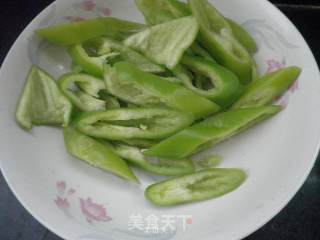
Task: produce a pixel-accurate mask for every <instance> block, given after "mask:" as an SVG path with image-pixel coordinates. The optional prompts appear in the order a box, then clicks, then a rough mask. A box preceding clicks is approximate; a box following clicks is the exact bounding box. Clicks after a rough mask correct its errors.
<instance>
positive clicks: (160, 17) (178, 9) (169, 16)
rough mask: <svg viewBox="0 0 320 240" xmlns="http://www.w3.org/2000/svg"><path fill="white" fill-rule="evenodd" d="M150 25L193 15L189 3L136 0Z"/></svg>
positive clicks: (173, 0)
mask: <svg viewBox="0 0 320 240" xmlns="http://www.w3.org/2000/svg"><path fill="white" fill-rule="evenodd" d="M135 3H136V6H137V7H138V9H139V10H140V11H141V12H142V14H143V15H144V18H145V21H146V23H147V24H148V25H157V24H160V23H164V22H168V21H171V20H173V19H176V18H181V17H186V16H189V15H191V11H190V8H189V7H188V5H187V4H185V3H183V2H180V1H176V0H152V1H150V0H135Z"/></svg>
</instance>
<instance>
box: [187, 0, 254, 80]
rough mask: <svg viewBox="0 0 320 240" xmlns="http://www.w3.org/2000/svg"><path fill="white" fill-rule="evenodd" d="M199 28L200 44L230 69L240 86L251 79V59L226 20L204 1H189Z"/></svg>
mask: <svg viewBox="0 0 320 240" xmlns="http://www.w3.org/2000/svg"><path fill="white" fill-rule="evenodd" d="M189 4H190V7H191V10H192V14H193V16H194V17H195V18H196V19H197V21H198V24H199V26H200V36H199V39H200V42H201V43H202V44H203V46H204V47H205V48H206V49H207V50H208V51H209V52H210V53H211V55H212V56H214V58H215V59H216V60H217V62H218V63H220V64H221V65H222V66H224V67H226V68H228V69H230V70H231V71H232V72H234V73H235V74H236V75H237V76H238V77H239V80H240V82H241V83H242V84H248V83H250V82H251V79H252V58H251V56H250V54H249V53H248V51H247V50H246V49H245V48H244V47H243V46H242V44H241V43H240V42H238V40H237V39H236V38H235V36H234V35H233V33H232V29H231V27H230V25H229V24H228V22H227V20H226V19H225V18H224V17H223V16H222V15H221V14H220V13H219V12H218V11H217V10H216V9H215V8H214V7H213V6H212V5H211V4H209V3H208V2H207V1H206V0H189Z"/></svg>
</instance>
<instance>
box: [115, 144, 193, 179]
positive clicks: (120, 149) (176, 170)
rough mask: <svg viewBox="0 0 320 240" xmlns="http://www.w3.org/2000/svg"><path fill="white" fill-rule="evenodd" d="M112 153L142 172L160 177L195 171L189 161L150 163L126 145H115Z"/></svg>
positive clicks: (133, 148) (134, 149)
mask: <svg viewBox="0 0 320 240" xmlns="http://www.w3.org/2000/svg"><path fill="white" fill-rule="evenodd" d="M114 151H115V152H116V153H117V154H118V155H119V156H120V157H121V158H123V159H125V160H126V161H127V162H129V163H132V164H134V165H136V166H138V167H140V168H141V169H143V170H146V171H148V172H150V173H153V174H156V175H161V176H181V175H185V174H190V173H193V172H194V171H195V168H194V165H193V162H192V161H191V160H189V159H188V160H187V159H186V160H184V161H182V160H179V161H174V160H172V161H171V160H166V161H158V163H152V162H151V161H149V160H148V159H147V158H146V157H145V156H144V155H143V154H142V153H141V150H140V149H138V148H136V147H130V146H126V145H115V146H114Z"/></svg>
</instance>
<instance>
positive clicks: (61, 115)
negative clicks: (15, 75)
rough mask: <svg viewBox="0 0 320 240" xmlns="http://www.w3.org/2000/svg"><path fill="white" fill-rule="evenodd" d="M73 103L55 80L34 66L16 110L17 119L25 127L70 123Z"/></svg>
mask: <svg viewBox="0 0 320 240" xmlns="http://www.w3.org/2000/svg"><path fill="white" fill-rule="evenodd" d="M71 112H72V104H71V103H70V101H69V100H68V99H67V98H66V97H65V96H64V95H63V94H62V93H61V91H60V90H59V88H58V86H57V84H56V82H55V80H54V79H53V78H52V77H51V76H49V74H47V73H46V72H44V71H43V70H41V69H40V68H38V67H36V66H32V67H31V69H30V71H29V74H28V77H27V80H26V84H25V86H24V90H23V93H22V95H21V98H20V100H19V103H18V107H17V111H16V121H17V123H19V125H20V126H21V127H23V128H24V129H27V130H30V129H32V126H33V125H63V126H67V125H68V124H69V120H70V116H71Z"/></svg>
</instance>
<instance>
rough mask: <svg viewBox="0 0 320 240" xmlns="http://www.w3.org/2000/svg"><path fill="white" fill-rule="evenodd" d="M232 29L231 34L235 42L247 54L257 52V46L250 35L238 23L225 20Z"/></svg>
mask: <svg viewBox="0 0 320 240" xmlns="http://www.w3.org/2000/svg"><path fill="white" fill-rule="evenodd" d="M226 20H227V21H228V23H229V25H230V27H231V29H232V33H233V34H234V36H235V37H236V38H237V40H238V41H239V42H240V43H241V44H242V45H243V46H244V47H245V48H246V49H247V50H248V52H249V53H251V54H254V53H256V52H257V51H258V46H257V44H256V42H255V40H254V39H253V38H252V37H251V35H250V34H249V33H248V32H247V31H246V30H245V29H244V28H243V27H242V26H241V25H239V24H238V23H236V22H235V21H233V20H232V19H228V18H227V19H226Z"/></svg>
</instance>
